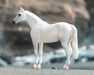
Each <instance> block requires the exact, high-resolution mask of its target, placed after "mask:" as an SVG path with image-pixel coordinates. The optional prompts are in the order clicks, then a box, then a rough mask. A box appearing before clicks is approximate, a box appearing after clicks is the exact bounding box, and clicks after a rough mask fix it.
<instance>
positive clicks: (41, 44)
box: [37, 43, 43, 69]
mask: <svg viewBox="0 0 94 75" xmlns="http://www.w3.org/2000/svg"><path fill="white" fill-rule="evenodd" d="M42 53H43V43H39V64H38V66H37V68H38V69H40V68H41V64H42Z"/></svg>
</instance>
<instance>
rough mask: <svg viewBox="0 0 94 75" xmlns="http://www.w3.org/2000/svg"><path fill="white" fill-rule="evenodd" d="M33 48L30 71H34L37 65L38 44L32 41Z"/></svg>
mask: <svg viewBox="0 0 94 75" xmlns="http://www.w3.org/2000/svg"><path fill="white" fill-rule="evenodd" d="M33 46H34V55H35V63H34V65H33V66H32V69H36V68H37V64H38V43H37V42H35V41H33Z"/></svg>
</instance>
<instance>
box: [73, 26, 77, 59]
mask: <svg viewBox="0 0 94 75" xmlns="http://www.w3.org/2000/svg"><path fill="white" fill-rule="evenodd" d="M72 29H73V30H72V31H73V36H72V54H73V57H74V59H78V37H77V29H76V27H75V26H73V25H72Z"/></svg>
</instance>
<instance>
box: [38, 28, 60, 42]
mask: <svg viewBox="0 0 94 75" xmlns="http://www.w3.org/2000/svg"><path fill="white" fill-rule="evenodd" d="M39 38H40V42H44V43H49V42H55V41H57V40H58V37H57V29H56V28H44V29H41V30H40V35H39Z"/></svg>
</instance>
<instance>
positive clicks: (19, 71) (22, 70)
mask: <svg viewBox="0 0 94 75" xmlns="http://www.w3.org/2000/svg"><path fill="white" fill-rule="evenodd" d="M62 65H63V64H49V65H44V66H42V69H31V66H27V67H17V66H16V67H13V66H9V67H3V68H2V67H1V68H0V75H94V71H93V69H94V62H89V63H83V64H82V63H78V64H72V65H71V69H70V70H62V69H58V68H59V67H62ZM53 66H54V67H57V69H51V67H53ZM90 67H91V68H93V69H91V70H89V69H90Z"/></svg>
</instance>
